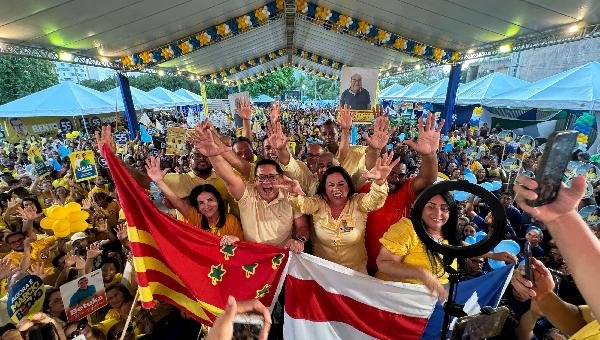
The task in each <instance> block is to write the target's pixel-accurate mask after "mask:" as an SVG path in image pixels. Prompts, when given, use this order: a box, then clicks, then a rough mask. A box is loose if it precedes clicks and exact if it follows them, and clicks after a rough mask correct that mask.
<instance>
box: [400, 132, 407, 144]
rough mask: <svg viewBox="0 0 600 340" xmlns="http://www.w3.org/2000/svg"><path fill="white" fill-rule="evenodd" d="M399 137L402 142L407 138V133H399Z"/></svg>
mask: <svg viewBox="0 0 600 340" xmlns="http://www.w3.org/2000/svg"><path fill="white" fill-rule="evenodd" d="M398 139H399V140H400V141H401V142H402V141H404V139H406V135H405V134H404V132H402V133H401V134H399V135H398Z"/></svg>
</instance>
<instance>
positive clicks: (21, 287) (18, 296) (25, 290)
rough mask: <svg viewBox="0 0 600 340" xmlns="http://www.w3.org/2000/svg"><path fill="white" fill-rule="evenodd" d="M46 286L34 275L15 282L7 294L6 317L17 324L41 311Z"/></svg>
mask: <svg viewBox="0 0 600 340" xmlns="http://www.w3.org/2000/svg"><path fill="white" fill-rule="evenodd" d="M45 291H46V286H44V281H42V279H41V278H39V277H38V276H35V275H27V276H25V277H24V278H22V279H20V280H19V281H17V282H16V283H15V284H14V286H13V287H12V288H11V289H10V291H9V292H8V302H7V304H6V307H7V310H8V316H10V319H11V320H12V321H14V322H15V323H18V322H19V321H21V320H22V319H23V318H25V317H26V316H28V315H33V314H35V313H38V312H41V311H42V306H43V304H44V293H45Z"/></svg>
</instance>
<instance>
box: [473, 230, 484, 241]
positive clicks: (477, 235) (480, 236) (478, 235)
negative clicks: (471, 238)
mask: <svg viewBox="0 0 600 340" xmlns="http://www.w3.org/2000/svg"><path fill="white" fill-rule="evenodd" d="M486 236H487V233H486V232H485V231H478V232H476V233H475V240H476V241H477V242H479V241H481V240H483V239H484V238H486Z"/></svg>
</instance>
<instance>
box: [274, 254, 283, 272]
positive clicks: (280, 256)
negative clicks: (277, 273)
mask: <svg viewBox="0 0 600 340" xmlns="http://www.w3.org/2000/svg"><path fill="white" fill-rule="evenodd" d="M284 257H285V255H283V254H278V255H275V256H273V259H272V260H271V267H272V268H273V269H275V270H277V268H279V266H280V265H281V260H283V258H284Z"/></svg>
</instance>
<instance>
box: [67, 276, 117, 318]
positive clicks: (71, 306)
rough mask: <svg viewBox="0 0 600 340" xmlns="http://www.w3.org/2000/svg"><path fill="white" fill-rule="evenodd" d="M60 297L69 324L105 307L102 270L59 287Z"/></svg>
mask: <svg viewBox="0 0 600 340" xmlns="http://www.w3.org/2000/svg"><path fill="white" fill-rule="evenodd" d="M60 296H61V298H62V300H63V304H64V305H65V312H66V314H67V321H69V322H71V321H77V320H81V319H83V318H85V317H86V316H88V315H90V314H92V313H93V312H95V311H97V310H98V309H100V308H102V307H104V306H106V304H107V300H106V292H105V291H104V282H103V281H102V270H100V269H98V270H95V271H93V272H91V273H89V274H87V275H85V276H82V277H78V278H76V279H75V280H73V281H70V282H67V283H65V284H64V285H62V286H60Z"/></svg>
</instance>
